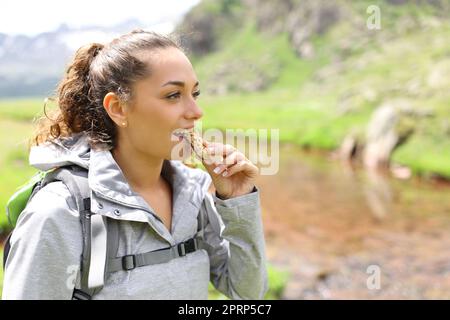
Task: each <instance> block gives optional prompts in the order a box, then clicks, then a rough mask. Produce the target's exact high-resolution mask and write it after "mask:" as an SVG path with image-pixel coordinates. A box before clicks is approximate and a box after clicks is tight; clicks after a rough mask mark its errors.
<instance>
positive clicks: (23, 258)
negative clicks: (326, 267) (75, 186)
mask: <svg viewBox="0 0 450 320" xmlns="http://www.w3.org/2000/svg"><path fill="white" fill-rule="evenodd" d="M64 189H65V190H64ZM65 191H66V192H67V194H68V197H70V193H69V191H68V190H67V188H66V187H65V186H64V185H63V184H62V183H61V182H55V183H51V184H49V185H47V186H46V187H44V188H43V189H42V190H40V191H39V192H37V193H36V195H35V196H34V197H33V198H32V199H31V200H30V202H29V203H28V205H27V207H26V208H25V210H24V211H23V212H22V213H21V215H20V217H19V219H18V221H17V225H16V228H15V229H14V232H13V234H12V237H11V242H10V243H11V249H10V252H9V255H8V259H7V261H6V266H5V274H4V284H3V292H2V298H3V299H8V300H16V299H27V300H37V299H39V300H50V299H51V300H53V299H58V300H62V299H71V298H72V293H73V289H74V287H75V284H76V281H77V279H78V278H77V277H79V265H80V255H81V251H82V242H81V239H82V237H81V224H80V222H79V218H78V212H77V211H76V210H75V209H73V208H70V207H69V204H68V200H67V196H64V192H65Z"/></svg>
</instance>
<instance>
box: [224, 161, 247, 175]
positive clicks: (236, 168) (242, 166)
mask: <svg viewBox="0 0 450 320" xmlns="http://www.w3.org/2000/svg"><path fill="white" fill-rule="evenodd" d="M247 166H248V161H247V160H241V161H239V162H238V163H236V164H235V165H233V166H231V167H228V168H227V170H226V171H224V172H223V173H222V176H224V177H231V176H232V175H234V174H236V173H238V172H241V171H245V170H246V168H247Z"/></svg>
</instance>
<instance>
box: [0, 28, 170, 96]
mask: <svg viewBox="0 0 450 320" xmlns="http://www.w3.org/2000/svg"><path fill="white" fill-rule="evenodd" d="M146 27H147V26H146V25H145V24H143V23H142V22H140V21H138V20H128V21H124V22H122V23H120V24H118V25H115V26H112V27H97V26H89V27H83V28H77V29H71V28H69V27H68V26H67V25H64V24H63V25H61V26H60V27H59V28H58V29H57V30H54V31H51V32H45V33H41V34H38V35H36V36H33V37H30V36H25V35H16V36H12V35H7V34H2V33H0V97H14V96H48V95H51V94H52V92H53V91H54V89H55V87H56V84H57V83H58V81H59V80H60V78H61V77H62V75H63V72H64V68H65V65H66V64H67V63H68V62H69V61H70V58H71V57H72V55H73V54H74V52H75V50H76V49H77V48H79V47H80V46H81V45H83V44H85V43H89V42H92V41H100V42H101V41H108V40H110V39H113V38H114V37H116V36H118V35H120V34H122V33H125V32H129V31H130V30H132V29H134V28H146ZM158 27H166V28H167V26H158V25H157V26H153V28H152V29H155V28H158ZM169 27H170V26H169Z"/></svg>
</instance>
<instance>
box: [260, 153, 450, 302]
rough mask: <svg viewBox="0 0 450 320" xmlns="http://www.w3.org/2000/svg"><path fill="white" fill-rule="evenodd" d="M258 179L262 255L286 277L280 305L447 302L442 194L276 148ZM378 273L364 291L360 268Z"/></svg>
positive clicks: (446, 219)
mask: <svg viewBox="0 0 450 320" xmlns="http://www.w3.org/2000/svg"><path fill="white" fill-rule="evenodd" d="M280 154H281V157H280V171H279V173H278V174H277V175H275V176H261V177H260V179H259V181H258V185H259V187H260V189H261V196H262V199H261V202H262V205H263V218H264V225H265V230H266V237H267V244H268V245H267V247H268V256H269V258H270V259H271V260H272V261H273V262H274V263H275V264H277V265H280V266H285V267H287V268H289V269H290V270H291V271H292V272H293V278H292V281H291V282H290V283H289V286H288V288H287V292H286V298H296V299H298V298H337V299H339V298H402V299H405V298H406V299H408V298H450V280H449V279H450V262H449V261H450V259H449V257H450V250H449V249H448V247H449V244H450V202H449V201H448V198H449V195H450V187H449V184H447V183H441V184H435V183H431V182H423V181H420V180H417V179H411V180H407V181H404V180H398V179H394V178H391V177H389V176H388V175H386V174H381V175H380V174H379V173H377V172H375V171H365V170H361V169H359V168H355V167H354V166H352V165H349V164H342V163H340V162H339V161H337V160H332V159H330V158H329V157H328V156H326V155H324V154H317V153H305V152H302V151H299V150H298V149H296V148H295V147H283V148H282V150H281V153H280ZM372 265H376V266H378V267H379V268H380V270H381V272H382V276H383V279H384V280H385V281H383V285H382V287H381V289H380V290H369V289H368V288H367V285H366V283H367V277H368V276H369V275H368V274H367V269H368V268H369V267H370V266H372Z"/></svg>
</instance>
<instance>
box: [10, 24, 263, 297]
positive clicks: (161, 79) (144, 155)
mask: <svg viewBox="0 0 450 320" xmlns="http://www.w3.org/2000/svg"><path fill="white" fill-rule="evenodd" d="M199 94H200V91H199V83H198V81H197V78H196V75H195V72H194V70H193V68H192V65H191V63H190V62H189V60H188V58H187V57H186V56H185V55H184V54H183V52H182V51H181V49H180V47H179V46H178V45H177V44H176V43H175V42H173V41H172V40H170V39H169V38H167V37H164V36H161V35H158V34H155V33H152V32H145V31H141V30H136V31H133V32H131V33H129V34H126V35H123V36H121V37H119V38H117V39H115V40H113V41H112V42H111V43H109V44H107V45H105V46H103V45H101V44H92V45H90V46H86V47H82V48H80V49H79V50H78V51H77V53H76V55H75V58H74V60H73V62H72V63H71V65H70V66H69V68H68V69H67V72H66V75H65V78H64V79H63V80H62V82H61V83H60V85H59V88H58V104H59V113H58V116H57V118H56V120H54V121H53V122H50V123H49V124H44V125H41V130H40V131H39V132H38V134H37V135H36V137H35V142H36V145H35V146H33V147H32V148H31V152H30V164H31V165H33V166H35V167H36V168H38V169H40V170H49V169H51V168H55V167H60V166H65V165H76V166H79V167H81V168H85V169H88V170H89V171H88V181H89V188H90V189H91V190H92V193H91V199H90V201H91V202H90V207H91V211H92V212H93V213H95V214H98V215H102V216H104V217H107V220H108V221H110V222H114V223H115V224H116V227H117V229H118V246H117V251H116V253H115V256H116V257H130V256H132V255H136V254H139V253H143V252H151V251H155V250H161V249H167V248H168V247H173V246H176V245H177V244H179V243H182V242H183V241H185V240H186V239H190V238H192V237H193V236H194V235H195V234H196V232H197V230H198V219H197V218H198V217H199V214H204V215H205V217H206V219H205V228H204V233H203V234H204V241H205V243H206V246H205V249H202V250H196V251H193V252H191V253H189V254H185V255H181V256H179V257H176V258H174V259H171V260H170V261H168V262H165V263H156V264H149V265H146V266H141V267H138V268H137V267H135V266H132V268H128V267H124V269H121V270H115V271H114V272H110V273H108V274H107V276H106V277H105V282H104V284H103V285H102V287H101V288H100V290H96V291H95V293H94V294H93V295H92V296H90V297H89V298H92V299H206V298H207V296H208V284H209V281H211V282H212V283H213V284H214V286H215V287H216V288H217V289H218V290H219V291H221V292H222V293H224V294H225V295H227V296H228V297H230V298H232V299H261V298H263V296H264V294H265V292H266V290H267V273H266V267H265V253H264V236H263V229H262V222H261V213H260V204H259V192H258V190H257V189H256V187H255V186H254V181H255V177H256V176H257V174H258V168H257V167H256V166H255V165H254V164H252V163H251V162H250V161H249V160H248V159H246V157H245V156H244V155H243V154H242V153H241V152H239V151H238V150H236V149H234V148H233V147H231V146H229V145H223V144H220V143H215V144H212V143H210V144H209V147H211V148H209V149H208V150H209V151H208V152H209V154H210V155H221V156H222V157H223V161H222V163H221V164H219V165H218V166H216V165H215V164H213V163H204V165H205V168H206V170H207V173H206V172H205V171H202V170H200V169H194V168H190V167H187V166H186V165H184V164H182V163H181V162H180V161H177V160H173V159H172V158H171V154H172V150H173V148H174V146H175V144H176V143H177V141H173V140H174V139H173V136H172V132H173V131H174V130H176V129H180V128H184V129H189V128H192V127H193V126H194V122H195V121H196V120H198V119H200V118H201V117H202V115H203V113H202V110H201V109H200V108H199V107H198V105H197V102H196V99H197V97H198V95H199ZM216 168H218V169H217V170H215V169H216ZM214 170H215V171H214ZM224 172H226V173H227V174H224ZM211 182H212V183H213V184H214V187H215V190H216V193H215V194H210V193H208V188H209V187H210V184H211ZM202 210H203V211H204V212H202ZM81 239H82V230H81V225H80V221H79V213H78V212H77V210H76V206H75V204H74V202H73V198H72V196H71V194H70V192H69V189H68V188H67V187H66V186H65V185H64V184H63V183H61V182H52V183H49V184H48V185H46V186H45V187H43V188H42V189H41V190H40V191H39V192H37V193H36V194H35V195H34V196H33V197H32V198H31V200H30V202H29V203H28V205H27V207H26V209H25V210H24V211H23V212H22V214H21V215H20V217H19V220H18V222H17V225H16V228H15V230H14V233H13V235H12V237H11V242H10V243H11V249H10V253H9V255H8V260H7V262H6V269H5V276H4V287H3V299H71V298H72V297H73V294H74V290H75V291H76V290H77V288H78V289H79V288H80V255H81V253H82V241H81Z"/></svg>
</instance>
